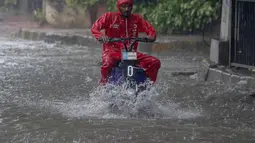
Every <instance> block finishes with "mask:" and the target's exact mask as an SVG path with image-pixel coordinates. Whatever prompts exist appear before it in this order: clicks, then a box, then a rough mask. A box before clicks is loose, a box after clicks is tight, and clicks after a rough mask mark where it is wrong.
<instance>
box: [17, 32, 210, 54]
mask: <svg viewBox="0 0 255 143" xmlns="http://www.w3.org/2000/svg"><path fill="white" fill-rule="evenodd" d="M13 37H15V38H21V39H26V40H41V41H45V42H49V43H53V42H56V41H58V42H61V43H63V44H77V45H83V46H88V45H91V44H99V42H98V41H97V40H95V38H94V37H92V36H90V35H88V34H68V33H57V32H56V33H54V32H49V31H48V32H47V31H46V32H45V31H43V30H33V29H25V28H24V29H20V30H19V32H17V33H15V35H14V36H13ZM139 51H141V52H145V53H156V54H158V55H161V56H167V55H168V53H169V52H177V51H185V52H195V53H202V54H204V55H209V51H210V48H208V47H207V46H206V44H205V43H204V41H202V40H194V39H193V40H178V39H176V38H175V40H169V39H165V40H164V39H160V38H159V40H157V41H156V42H155V43H139Z"/></svg>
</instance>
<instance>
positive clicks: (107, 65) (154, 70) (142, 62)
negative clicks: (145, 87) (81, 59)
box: [100, 51, 161, 85]
mask: <svg viewBox="0 0 255 143" xmlns="http://www.w3.org/2000/svg"><path fill="white" fill-rule="evenodd" d="M137 59H138V61H139V66H140V67H141V68H144V69H145V73H146V75H147V76H148V77H149V78H150V80H152V81H153V83H155V82H156V79H157V75H158V70H159V68H160V66H161V63H160V60H159V59H157V58H156V57H153V56H150V55H146V54H142V53H139V52H137ZM119 60H121V52H118V51H111V52H106V53H103V56H102V64H103V65H102V67H101V80H100V84H103V85H104V84H106V83H107V79H108V76H109V75H110V72H111V69H112V68H113V67H114V66H115V65H116V63H117V61H119Z"/></svg>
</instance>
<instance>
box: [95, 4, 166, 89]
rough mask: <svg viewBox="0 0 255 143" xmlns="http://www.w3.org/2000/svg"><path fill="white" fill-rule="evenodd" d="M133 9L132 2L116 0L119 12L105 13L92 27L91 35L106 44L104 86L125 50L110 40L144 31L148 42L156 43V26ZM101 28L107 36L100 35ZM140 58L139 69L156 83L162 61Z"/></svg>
mask: <svg viewBox="0 0 255 143" xmlns="http://www.w3.org/2000/svg"><path fill="white" fill-rule="evenodd" d="M132 6H133V1H132V0H117V7H118V12H107V13H105V14H104V15H103V16H102V17H100V18H99V19H98V20H97V21H96V22H95V23H94V24H93V26H92V29H91V32H92V34H93V35H94V37H95V38H96V39H97V40H99V41H102V42H103V51H102V64H103V65H102V67H101V79H100V84H101V85H105V84H106V83H107V81H108V77H109V74H110V72H111V69H112V68H113V67H114V66H115V65H116V63H117V61H119V60H120V59H121V50H122V48H124V47H123V44H122V43H121V42H116V43H108V41H109V37H111V38H112V37H113V38H124V37H138V33H139V32H145V33H146V34H147V38H148V40H149V41H155V40H156V32H155V30H154V28H153V26H152V25H151V24H150V23H149V22H147V21H146V20H144V19H143V18H142V17H141V16H140V15H138V14H134V13H131V11H132ZM102 29H104V30H105V35H104V34H103V33H101V32H100V31H101V30H102ZM128 43H130V41H128ZM137 46H138V43H135V46H134V50H135V51H137ZM137 59H138V61H139V66H140V67H141V68H144V69H145V73H146V76H148V78H149V79H150V80H151V81H152V82H153V83H155V82H156V79H157V74H158V70H159V68H160V65H161V63H160V60H159V59H157V58H156V57H153V56H150V55H146V54H142V53H140V52H137Z"/></svg>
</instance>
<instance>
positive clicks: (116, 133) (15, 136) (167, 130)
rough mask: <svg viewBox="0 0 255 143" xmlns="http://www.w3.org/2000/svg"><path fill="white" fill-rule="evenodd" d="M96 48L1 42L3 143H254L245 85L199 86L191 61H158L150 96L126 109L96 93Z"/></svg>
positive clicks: (254, 119) (175, 57) (187, 57)
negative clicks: (115, 108) (182, 73)
mask: <svg viewBox="0 0 255 143" xmlns="http://www.w3.org/2000/svg"><path fill="white" fill-rule="evenodd" d="M100 55H101V54H100V48H98V47H96V46H95V47H93V46H91V47H85V46H74V45H73V46H67V45H61V44H46V43H44V42H32V41H23V40H15V41H14V40H9V39H5V38H1V39H0V79H1V80H0V142H1V143H20V142H21V143H48V142H53V143H83V142H84V143H90V142H91V143H94V142H95V143H101V142H102V143H108V142H109V143H112V142H121V143H130V142H137V143H138V142H139V143H158V142H167V143H169V142H176V143H177V142H194V143H213V142H216V143H219V142H226V143H230V142H231V143H235V142H236V143H240V142H247V143H248V142H250V143H254V142H255V125H254V124H255V111H254V109H255V106H254V105H255V99H254V98H252V97H249V96H247V90H246V88H245V87H246V81H242V82H240V83H239V84H236V85H224V84H222V83H220V82H203V81H200V80H198V79H199V78H198V77H199V74H194V75H190V76H172V73H173V72H178V71H198V70H199V62H197V61H196V59H199V57H195V56H194V55H192V54H183V53H172V54H169V56H168V57H159V58H160V59H161V62H162V68H161V69H160V72H159V78H158V82H157V84H156V85H155V89H156V91H154V92H152V91H148V92H147V93H146V95H147V96H146V97H145V100H142V101H139V102H137V104H134V103H131V102H130V101H128V99H125V98H124V97H123V92H124V91H122V90H121V89H120V90H119V93H117V94H116V93H115V94H116V95H117V96H116V99H115V100H114V102H118V101H119V100H124V101H125V102H126V103H127V104H125V106H124V105H123V107H122V108H121V110H120V112H118V113H115V112H112V110H110V108H109V103H110V95H111V93H109V92H105V91H104V90H102V89H97V88H96V87H97V84H98V80H99V77H100V67H99V65H98V61H100Z"/></svg>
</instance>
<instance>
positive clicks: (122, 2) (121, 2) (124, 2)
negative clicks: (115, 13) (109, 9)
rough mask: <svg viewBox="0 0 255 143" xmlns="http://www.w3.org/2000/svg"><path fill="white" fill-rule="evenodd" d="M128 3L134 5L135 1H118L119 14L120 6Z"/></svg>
mask: <svg viewBox="0 0 255 143" xmlns="http://www.w3.org/2000/svg"><path fill="white" fill-rule="evenodd" d="M126 3H127V4H131V5H133V0H117V7H118V10H119V12H120V5H122V4H126Z"/></svg>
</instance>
